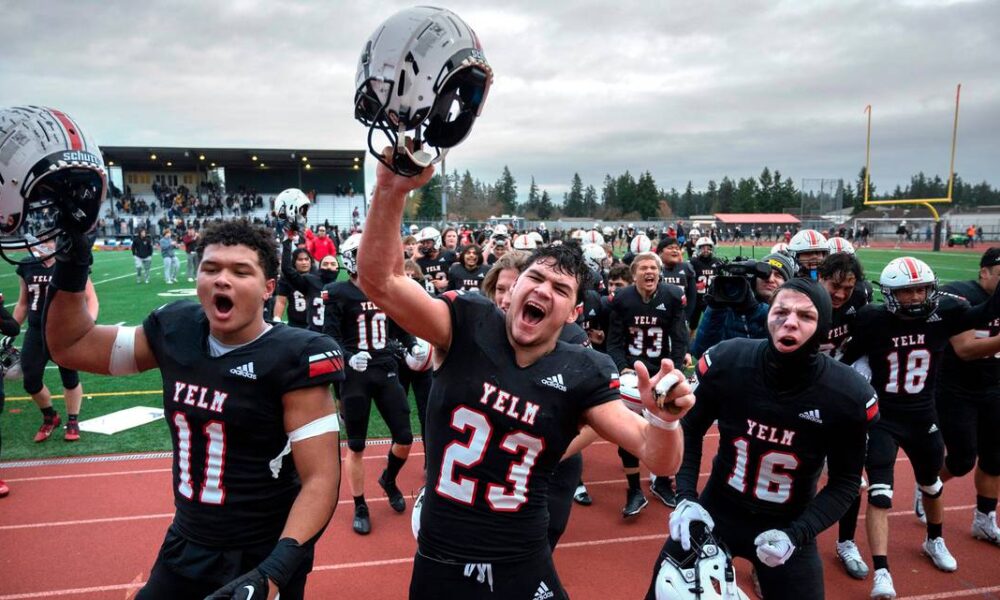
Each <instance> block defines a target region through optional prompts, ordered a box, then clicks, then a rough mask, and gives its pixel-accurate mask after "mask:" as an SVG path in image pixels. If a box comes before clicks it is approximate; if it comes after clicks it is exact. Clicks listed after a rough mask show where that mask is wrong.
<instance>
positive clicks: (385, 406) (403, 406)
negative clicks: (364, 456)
mask: <svg viewBox="0 0 1000 600" xmlns="http://www.w3.org/2000/svg"><path fill="white" fill-rule="evenodd" d="M340 391H341V393H342V394H343V396H342V397H341V399H340V410H341V414H342V415H343V417H344V425H345V429H347V447H348V448H350V449H351V450H352V451H353V452H361V451H362V450H364V449H365V442H366V441H367V439H368V418H369V416H370V415H371V410H372V400H374V401H375V407H376V408H377V409H378V412H379V414H381V415H382V419H384V420H385V424H386V425H388V426H389V432H390V433H391V435H392V441H393V442H394V443H396V444H401V445H403V446H409V445H410V444H412V443H413V432H412V430H411V429H410V405H409V404H408V403H407V402H406V394H405V393H404V392H403V387H402V386H401V385H399V377H398V376H397V374H396V370H395V369H394V368H392V369H390V368H386V367H382V366H379V365H371V366H369V367H368V368H367V369H366V370H365V371H363V372H361V373H359V372H357V371H355V370H354V369H351V368H348V370H347V379H346V380H345V381H344V382H343V384H342V385H341V389H340Z"/></svg>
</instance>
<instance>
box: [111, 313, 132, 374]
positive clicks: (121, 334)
mask: <svg viewBox="0 0 1000 600" xmlns="http://www.w3.org/2000/svg"><path fill="white" fill-rule="evenodd" d="M135 330H136V328H135V327H122V326H120V325H119V326H118V334H117V335H116V336H115V343H114V344H113V345H112V346H111V360H110V361H108V373H110V374H111V375H131V374H133V373H138V372H139V367H137V366H136V364H135Z"/></svg>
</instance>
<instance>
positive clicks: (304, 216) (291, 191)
mask: <svg viewBox="0 0 1000 600" xmlns="http://www.w3.org/2000/svg"><path fill="white" fill-rule="evenodd" d="M310 206H312V202H311V201H310V200H309V196H306V195H305V194H304V193H303V192H302V190H299V189H296V188H288V189H287V190H285V191H283V192H281V193H280V194H278V197H277V198H275V199H274V214H275V215H276V216H277V217H278V218H279V219H283V220H285V221H288V223H289V224H291V225H292V226H293V229H295V230H296V231H298V230H301V229H304V228H305V226H306V224H307V223H308V221H309V219H308V216H309V207H310Z"/></svg>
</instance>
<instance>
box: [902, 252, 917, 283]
mask: <svg viewBox="0 0 1000 600" xmlns="http://www.w3.org/2000/svg"><path fill="white" fill-rule="evenodd" d="M903 264H904V265H906V269H907V270H908V271H909V272H910V281H918V280H919V279H920V272H919V271H917V263H915V262H913V259H912V258H904V259H903Z"/></svg>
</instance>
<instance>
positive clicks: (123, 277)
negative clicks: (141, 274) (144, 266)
mask: <svg viewBox="0 0 1000 600" xmlns="http://www.w3.org/2000/svg"><path fill="white" fill-rule="evenodd" d="M162 270H163V266H162V265H161V266H159V267H150V269H149V272H150V273H152V272H153V271H162ZM126 277H135V273H126V274H124V275H119V276H117V277H109V278H108V279H102V280H100V281H95V282H94V285H101V284H102V283H108V282H109V281H118V280H119V279H125V278H126Z"/></svg>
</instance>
